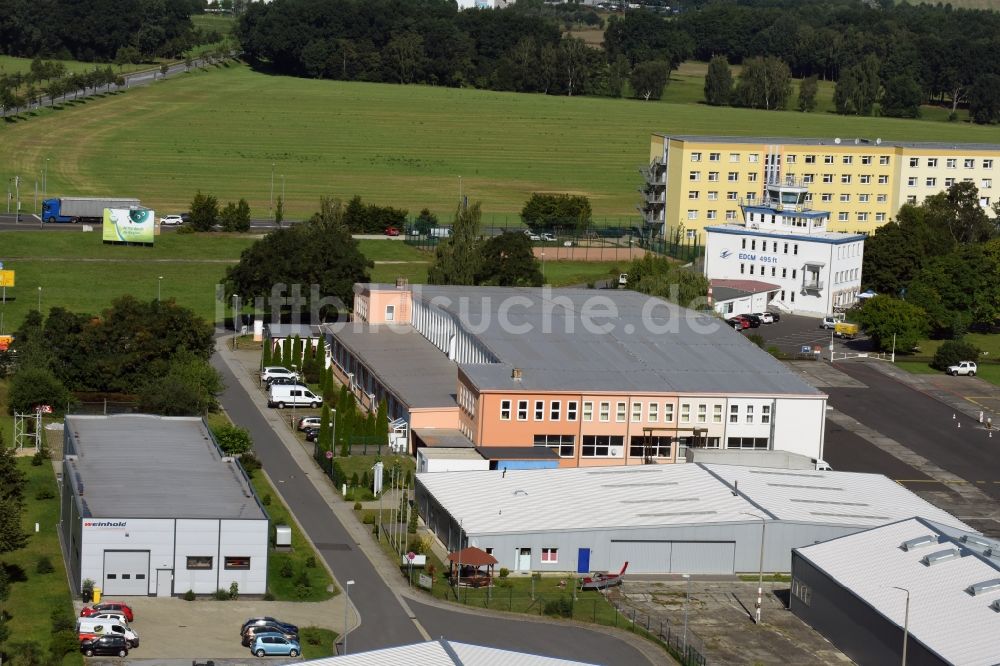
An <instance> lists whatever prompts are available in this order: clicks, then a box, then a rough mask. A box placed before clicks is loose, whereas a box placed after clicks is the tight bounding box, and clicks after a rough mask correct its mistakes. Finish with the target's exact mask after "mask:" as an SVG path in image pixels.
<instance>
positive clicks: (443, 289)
mask: <svg viewBox="0 0 1000 666" xmlns="http://www.w3.org/2000/svg"><path fill="white" fill-rule="evenodd" d="M359 286H361V287H368V288H382V289H391V288H393V287H391V286H390V285H359ZM412 294H413V299H414V300H415V301H421V302H423V303H424V304H425V305H427V307H429V308H432V309H434V308H438V309H440V310H441V311H443V312H444V313H446V315H447V316H448V317H450V318H451V319H452V320H454V321H456V322H459V324H460V325H462V324H463V323H464V324H465V325H464V326H463V328H465V330H466V331H467V332H468V334H469V335H471V336H472V337H475V338H476V339H478V340H479V341H480V342H481V343H482V344H483V345H484V346H486V347H487V348H488V349H489V350H490V351H491V352H492V353H493V354H494V356H496V357H497V358H499V359H501V361H502V362H501V363H495V364H462V365H461V366H460V367H461V370H462V372H463V374H464V375H465V376H466V377H467V378H468V379H469V381H471V382H472V383H473V384H474V385H475V386H476V387H477V388H479V389H480V390H510V391H520V390H524V391H622V392H627V391H631V392H643V391H648V392H684V393H702V394H722V393H726V394H733V393H736V394H741V393H742V394H752V395H759V394H766V395H806V396H816V397H819V396H821V395H822V393H820V392H819V391H818V390H816V389H815V388H814V387H812V386H810V385H809V384H807V383H806V382H805V381H803V380H802V379H800V378H799V376H798V375H797V374H795V373H793V372H791V371H790V370H788V368H786V367H785V366H784V365H783V364H782V363H781V362H779V361H777V360H775V359H774V358H773V357H772V356H771V355H770V354H768V353H767V352H765V351H763V350H762V349H759V348H758V347H757V346H756V345H754V344H753V343H752V342H750V341H748V340H747V339H746V338H744V337H743V336H742V335H740V334H739V333H737V332H735V331H734V330H733V329H732V328H731V327H730V326H728V325H726V323H725V322H723V321H722V320H721V319H719V318H718V317H715V316H714V315H712V314H707V313H701V312H695V311H694V310H689V309H687V308H682V307H679V306H677V305H674V304H671V303H667V302H666V301H663V300H661V299H658V298H653V297H650V296H646V295H645V294H640V293H637V292H634V291H628V290H593V289H549V288H529V287H525V288H514V287H474V288H470V287H453V286H431V285H413V286H412ZM473 329H474V330H475V332H472V330H473ZM345 330H346V329H345ZM338 337H339V334H338ZM431 349H434V348H433V347H431ZM437 353H438V355H439V357H443V356H444V355H443V354H441V353H440V352H437ZM427 355H428V358H431V357H432V354H431V351H430V350H428V351H427ZM513 368H519V369H521V371H522V375H521V379H520V380H516V379H513V378H512V377H511V370H512V369H513ZM452 390H453V391H454V387H453V388H452Z"/></svg>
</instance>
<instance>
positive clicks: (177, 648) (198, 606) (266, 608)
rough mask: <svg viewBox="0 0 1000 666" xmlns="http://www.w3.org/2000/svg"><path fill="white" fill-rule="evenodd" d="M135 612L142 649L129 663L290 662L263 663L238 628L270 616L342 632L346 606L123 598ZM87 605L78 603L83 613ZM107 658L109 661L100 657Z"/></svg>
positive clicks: (279, 659) (335, 602) (337, 602)
mask: <svg viewBox="0 0 1000 666" xmlns="http://www.w3.org/2000/svg"><path fill="white" fill-rule="evenodd" d="M109 600H110V599H109ZM114 600H116V601H118V600H121V601H125V602H126V603H127V604H128V605H129V606H131V607H132V611H133V612H134V613H135V621H133V622H131V623H130V626H131V627H132V628H133V629H134V630H135V631H136V632H137V633H138V634H139V647H138V648H136V649H134V650H132V651H131V652H129V656H128V661H129V662H133V661H135V660H146V659H185V660H188V662H187V663H190V660H195V659H196V660H198V661H202V662H203V661H205V660H207V659H213V660H215V659H247V660H251V659H252V660H256V661H265V660H266V661H268V662H271V661H276V662H282V661H288V659H287V658H282V657H266V658H265V659H264V660H260V659H258V658H257V657H254V656H252V655H251V654H250V650H249V648H245V647H243V646H242V645H241V644H240V635H239V631H240V627H241V626H242V625H243V623H244V622H245V621H246V620H247V619H248V618H250V617H255V616H262V615H269V616H271V617H276V618H278V619H279V620H282V621H285V622H290V623H292V624H295V625H298V626H299V627H307V626H315V627H323V628H326V629H332V630H333V631H336V632H337V633H338V634H339V633H341V632H342V631H343V622H344V604H343V601H342V600H341V598H340V597H335V598H334V599H331V600H329V601H321V602H318V603H297V602H286V601H261V600H259V599H246V600H243V599H239V600H236V601H215V600H210V599H199V600H197V601H184V600H183V599H181V598H180V597H169V598H164V597H122V598H121V599H114ZM83 606H84V604H83V603H81V602H77V603H76V611H77V614H79V612H80V609H82V608H83ZM102 659H105V660H106V659H108V658H102Z"/></svg>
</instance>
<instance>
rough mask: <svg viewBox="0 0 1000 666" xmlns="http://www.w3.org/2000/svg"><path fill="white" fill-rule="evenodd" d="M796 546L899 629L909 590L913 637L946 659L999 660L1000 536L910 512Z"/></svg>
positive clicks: (974, 663)
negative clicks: (934, 557) (860, 529)
mask: <svg viewBox="0 0 1000 666" xmlns="http://www.w3.org/2000/svg"><path fill="white" fill-rule="evenodd" d="M907 542H908V543H907ZM904 543H906V544H907V545H905V546H904ZM942 551H945V552H947V551H954V554H953V555H952V556H951V557H943V558H941V559H939V560H938V561H936V562H934V563H928V562H929V561H928V560H926V559H925V558H926V557H927V556H928V555H929V554H934V553H940V552H942ZM794 552H795V553H796V554H797V555H798V556H799V557H801V558H803V559H805V560H806V561H807V562H809V563H810V564H812V565H813V566H814V567H816V568H817V569H819V570H820V571H822V572H823V573H825V574H826V575H827V576H829V577H830V578H832V579H833V580H834V582H836V583H837V584H838V585H840V586H842V587H843V588H845V589H847V590H849V591H850V592H851V593H853V594H854V595H855V596H857V597H858V598H859V599H861V600H862V601H863V602H864V603H866V604H868V605H869V606H871V607H872V608H873V609H874V610H875V611H876V612H878V613H880V614H881V615H882V616H884V617H885V618H887V619H888V620H889V621H890V622H893V623H895V624H896V625H898V626H899V627H900V628H902V627H903V623H904V619H905V618H904V611H905V599H906V595H905V593H904V592H903V591H901V590H898V589H894V587H901V588H904V589H907V590H909V591H910V617H909V622H910V624H909V630H910V636H911V638H912V639H915V640H918V641H920V642H921V643H923V644H924V646H926V647H927V648H928V649H929V650H931V651H932V652H935V653H937V654H938V655H939V656H940V657H941V658H942V660H944V661H946V662H948V663H952V664H962V665H963V666H989V665H992V664H997V663H1000V643H998V642H997V637H998V636H1000V607H996V608H995V607H993V604H994V603H996V602H997V601H998V600H1000V580H998V579H1000V543H997V542H995V541H991V540H989V539H984V538H983V537H982V536H981V535H978V534H976V533H974V532H963V531H960V530H955V529H950V528H948V527H945V526H942V525H939V524H936V523H934V522H933V521H930V520H926V519H924V518H911V519H909V520H903V521H900V522H897V523H892V524H890V525H885V526H883V527H878V528H875V529H871V530H865V531H864V532H858V533H856V534H851V535H849V536H845V537H840V538H838V539H831V540H830V541H825V542H823V543H820V544H816V545H813V546H806V547H803V548H797V549H795V551H794ZM993 553H997V554H998V555H996V556H994V555H993ZM979 583H984V584H985V585H982V586H978V587H977V584H979Z"/></svg>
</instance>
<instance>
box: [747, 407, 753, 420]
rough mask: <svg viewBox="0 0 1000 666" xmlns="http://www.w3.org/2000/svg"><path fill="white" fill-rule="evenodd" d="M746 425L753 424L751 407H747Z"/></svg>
mask: <svg viewBox="0 0 1000 666" xmlns="http://www.w3.org/2000/svg"><path fill="white" fill-rule="evenodd" d="M747 423H753V405H747Z"/></svg>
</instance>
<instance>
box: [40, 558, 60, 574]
mask: <svg viewBox="0 0 1000 666" xmlns="http://www.w3.org/2000/svg"><path fill="white" fill-rule="evenodd" d="M55 570H56V568H55V567H54V566H52V560H50V559H49V558H48V557H47V556H45V555H42V556H41V557H39V558H38V563H37V564H36V565H35V571H36V572H38V573H40V574H47V573H52V572H53V571H55Z"/></svg>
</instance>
